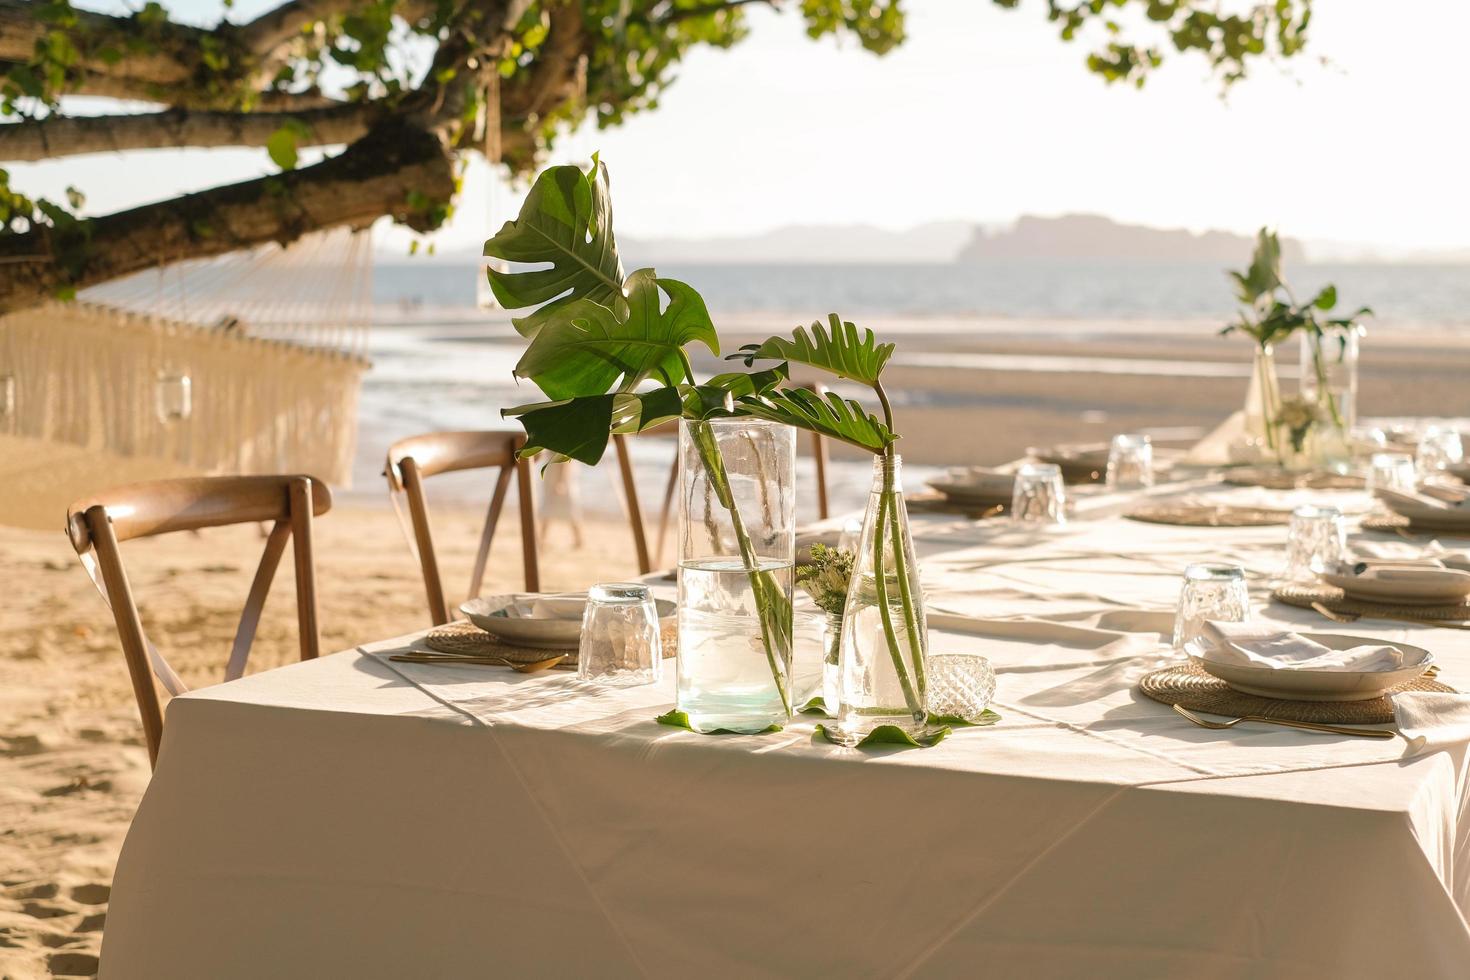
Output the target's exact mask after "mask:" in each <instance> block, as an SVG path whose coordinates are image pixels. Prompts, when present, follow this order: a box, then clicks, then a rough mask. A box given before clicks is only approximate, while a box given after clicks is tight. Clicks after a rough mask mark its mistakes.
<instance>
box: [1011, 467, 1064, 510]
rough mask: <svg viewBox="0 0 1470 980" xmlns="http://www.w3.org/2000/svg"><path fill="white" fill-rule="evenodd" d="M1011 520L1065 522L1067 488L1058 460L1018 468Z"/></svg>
mask: <svg viewBox="0 0 1470 980" xmlns="http://www.w3.org/2000/svg"><path fill="white" fill-rule="evenodd" d="M1011 520H1013V521H1015V522H1016V523H1017V524H1065V523H1066V522H1067V491H1066V488H1065V487H1064V486H1063V485H1062V469H1061V467H1059V466H1057V465H1056V464H1055V463H1027V464H1025V465H1024V466H1022V467H1021V468H1020V469H1019V470H1017V471H1016V488H1015V490H1014V492H1013V494H1012V496H1011Z"/></svg>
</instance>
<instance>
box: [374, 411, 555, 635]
mask: <svg viewBox="0 0 1470 980" xmlns="http://www.w3.org/2000/svg"><path fill="white" fill-rule="evenodd" d="M525 444H526V437H525V436H524V435H522V434H521V433H519V432H512V431H508V430H499V431H493V430H492V431H484V432H427V433H424V434H423V435H417V436H409V437H408V438H407V439H400V440H398V441H397V442H395V443H394V444H393V445H392V446H391V447H389V449H388V464H387V466H386V467H385V469H384V471H383V475H384V476H386V477H387V478H388V495H389V499H391V500H392V501H393V506H394V508H395V509H397V507H398V494H400V493H402V494H404V495H405V496H406V497H407V498H408V511H409V516H410V518H411V520H412V528H411V530H410V528H408V527H405V528H404V533H405V536H406V537H408V539H409V544H410V547H412V549H413V550H414V551H416V552H417V553H418V559H419V566H420V568H421V569H422V571H423V576H424V592H425V593H426V596H427V599H428V603H429V618H430V620H432V621H433V623H434V625H435V626H442V625H444V624H445V623H447V622H449V619H450V616H449V609H448V606H447V604H446V603H445V600H444V584H443V580H442V578H441V577H440V575H439V562H438V559H437V558H436V557H435V554H434V538H433V535H432V534H431V533H430V531H429V510H428V504H427V503H426V501H425V499H424V485H423V481H424V480H425V479H427V478H428V477H431V476H434V475H436V474H439V473H452V472H455V471H457V470H477V469H489V468H498V469H499V470H500V472H499V473H498V474H497V476H496V478H495V490H494V492H493V493H492V494H491V496H490V509H489V510H488V511H487V512H486V514H485V527H484V529H483V530H482V531H481V532H480V548H479V551H478V552H477V553H476V555H475V567H474V571H473V572H472V573H471V574H470V590H469V593H468V595H470V596H476V595H479V594H480V585H481V583H483V581H484V579H485V564H486V562H487V561H489V558H490V542H491V540H492V539H493V538H494V536H495V525H496V524H498V523H499V522H500V511H501V509H502V508H503V507H504V505H505V494H506V491H507V490H508V489H509V488H510V478H511V475H512V474H514V475H515V478H516V499H517V500H518V501H519V502H520V509H521V560H522V565H523V567H524V573H525V582H526V591H527V592H537V591H540V588H541V574H540V571H539V569H538V567H537V560H536V506H535V502H534V500H533V497H532V492H531V463H530V461H529V460H524V459H517V458H516V454H517V453H518V452H520V450H521V447H522V446H524V445H525ZM399 517H400V520H401V519H402V512H401V511H400V512H399Z"/></svg>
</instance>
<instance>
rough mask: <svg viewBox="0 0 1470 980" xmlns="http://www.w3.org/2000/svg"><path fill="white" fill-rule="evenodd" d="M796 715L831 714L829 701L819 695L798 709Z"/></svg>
mask: <svg viewBox="0 0 1470 980" xmlns="http://www.w3.org/2000/svg"><path fill="white" fill-rule="evenodd" d="M796 713H797V714H799V715H825V714H829V712H828V711H827V699H826V698H824V697H822V696H821V695H820V694H818V695H816V696H815V697H813V698H812V699H811V700H810V701H808V702H807V703H806V704H804V705H802V706H801V707H800V708H797V709H796Z"/></svg>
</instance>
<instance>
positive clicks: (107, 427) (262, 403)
mask: <svg viewBox="0 0 1470 980" xmlns="http://www.w3.org/2000/svg"><path fill="white" fill-rule="evenodd" d="M371 287H372V242H371V236H370V234H369V233H368V232H366V231H361V232H353V231H349V230H345V229H344V230H339V231H331V232H322V233H318V234H315V235H311V236H308V237H306V238H303V239H301V240H300V241H299V242H297V243H295V244H293V245H291V246H289V247H281V246H278V245H268V246H264V247H261V248H257V249H252V250H249V251H245V252H237V253H232V254H230V255H226V256H221V257H219V258H215V259H203V260H190V261H186V262H181V263H176V264H174V265H172V266H169V267H167V268H164V269H160V270H155V271H151V272H146V273H141V274H139V275H136V276H131V277H129V278H126V279H123V280H119V281H117V282H114V283H108V284H106V285H103V286H99V287H95V288H93V289H89V290H86V291H85V292H84V293H82V294H81V296H80V297H79V298H78V299H77V300H76V301H75V302H68V303H61V302H55V303H49V304H46V305H44V306H40V307H36V308H33V309H28V310H22V311H19V312H15V313H11V314H9V315H7V316H4V317H0V524H8V525H11V526H17V527H31V528H39V529H43V530H53V529H55V528H58V527H60V526H61V522H62V520H63V518H64V516H65V512H66V507H67V505H68V504H70V503H71V502H72V501H73V500H76V499H78V498H80V497H82V496H84V495H86V494H88V493H91V492H94V491H97V490H99V489H102V488H104V487H108V486H115V485H117V484H122V483H130V482H134V481H138V480H152V479H161V478H165V477H177V476H200V475H210V474H249V473H288V472H302V473H309V474H311V475H313V476H316V477H318V478H320V479H323V480H326V481H328V482H330V483H334V484H339V485H344V484H346V483H347V482H348V480H349V477H350V474H351V469H352V455H353V449H354V441H355V436H356V421H357V396H358V387H359V383H360V380H361V377H362V374H363V372H364V371H365V370H366V369H367V367H368V362H367V359H366V357H365V353H366V349H367V325H368V314H369V311H370V308H371Z"/></svg>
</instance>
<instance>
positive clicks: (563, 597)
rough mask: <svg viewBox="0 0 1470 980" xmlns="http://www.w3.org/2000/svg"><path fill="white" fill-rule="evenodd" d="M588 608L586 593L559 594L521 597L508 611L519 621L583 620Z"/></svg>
mask: <svg viewBox="0 0 1470 980" xmlns="http://www.w3.org/2000/svg"><path fill="white" fill-rule="evenodd" d="M586 606H587V593H585V592H557V593H547V594H545V595H537V594H534V593H532V594H528V595H523V596H520V597H519V598H518V599H517V600H516V601H515V602H514V603H513V604H512V605H511V606H509V607H508V608H507V609H506V615H508V616H514V617H516V618H517V619H581V618H582V610H583V609H584V608H586Z"/></svg>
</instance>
